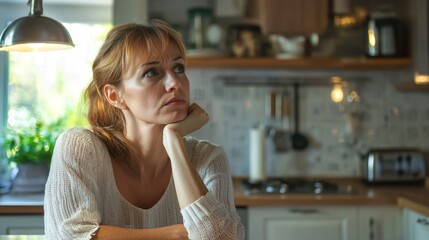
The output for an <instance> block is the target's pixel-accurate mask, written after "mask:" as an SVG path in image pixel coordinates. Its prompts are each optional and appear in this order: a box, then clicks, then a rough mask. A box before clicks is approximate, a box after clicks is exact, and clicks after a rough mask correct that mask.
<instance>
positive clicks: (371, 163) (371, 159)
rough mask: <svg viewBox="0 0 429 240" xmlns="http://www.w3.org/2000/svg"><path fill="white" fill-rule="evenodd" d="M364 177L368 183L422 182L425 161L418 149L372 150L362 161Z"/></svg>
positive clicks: (424, 173)
mask: <svg viewBox="0 0 429 240" xmlns="http://www.w3.org/2000/svg"><path fill="white" fill-rule="evenodd" d="M362 176H363V179H364V180H365V181H367V182H371V183H377V182H396V183H398V182H422V181H424V179H425V177H426V166H425V159H424V155H423V153H422V152H420V151H419V150H417V149H405V148H383V149H371V150H369V151H368V154H367V156H366V158H364V159H363V160H362Z"/></svg>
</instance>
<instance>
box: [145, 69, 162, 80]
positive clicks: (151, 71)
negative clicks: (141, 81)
mask: <svg viewBox="0 0 429 240" xmlns="http://www.w3.org/2000/svg"><path fill="white" fill-rule="evenodd" d="M158 74H159V73H158V71H157V70H156V69H155V68H151V69H149V70H148V71H146V72H145V73H144V74H143V77H148V78H150V77H155V76H158Z"/></svg>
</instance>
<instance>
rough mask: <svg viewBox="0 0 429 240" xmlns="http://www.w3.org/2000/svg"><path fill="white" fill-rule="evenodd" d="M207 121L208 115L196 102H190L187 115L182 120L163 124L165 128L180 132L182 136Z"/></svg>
mask: <svg viewBox="0 0 429 240" xmlns="http://www.w3.org/2000/svg"><path fill="white" fill-rule="evenodd" d="M208 121H209V115H208V114H207V113H206V111H204V109H202V108H201V107H200V106H198V105H197V104H196V103H192V104H191V106H189V109H188V116H187V117H186V118H185V119H183V120H182V121H179V122H175V123H170V124H168V125H167V126H165V128H164V131H165V130H173V131H175V132H178V133H180V134H181V135H182V136H186V135H188V134H190V133H192V132H194V131H196V130H198V129H200V128H201V127H202V126H204V125H205V124H206V123H208Z"/></svg>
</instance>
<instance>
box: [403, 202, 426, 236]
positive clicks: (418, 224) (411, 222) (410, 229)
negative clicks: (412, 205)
mask: <svg viewBox="0 0 429 240" xmlns="http://www.w3.org/2000/svg"><path fill="white" fill-rule="evenodd" d="M404 225H405V238H404V239H407V240H428V239H429V216H425V215H423V214H419V213H417V212H414V211H412V210H410V209H405V210H404Z"/></svg>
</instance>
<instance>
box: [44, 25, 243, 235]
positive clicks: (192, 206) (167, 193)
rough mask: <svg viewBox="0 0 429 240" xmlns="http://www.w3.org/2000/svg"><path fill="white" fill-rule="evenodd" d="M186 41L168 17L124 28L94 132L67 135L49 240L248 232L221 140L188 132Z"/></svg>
mask: <svg viewBox="0 0 429 240" xmlns="http://www.w3.org/2000/svg"><path fill="white" fill-rule="evenodd" d="M185 66H186V58H185V48H184V44H183V42H182V40H181V38H180V36H179V34H178V33H177V32H176V31H174V30H173V29H172V28H171V27H170V26H169V25H168V24H166V23H165V22H162V21H160V20H153V21H152V22H150V23H149V24H148V25H140V24H125V25H119V26H116V27H114V28H113V29H112V30H111V31H110V32H109V34H108V35H107V38H106V40H105V42H104V44H103V46H102V47H101V49H100V51H99V53H98V55H97V57H96V59H95V60H94V63H93V79H92V81H91V83H90V84H89V86H88V88H87V89H86V92H85V94H86V99H87V101H88V103H89V111H88V121H89V123H90V126H91V127H90V129H83V128H72V129H70V130H67V131H66V132H64V133H63V134H62V135H61V136H60V137H59V138H58V140H57V143H56V146H55V150H54V155H53V158H52V164H51V169H50V175H49V179H48V182H47V184H46V190H45V232H46V236H47V238H48V239H163V240H165V239H221V240H227V239H243V238H244V228H243V226H242V224H241V223H240V219H239V217H238V215H237V213H236V210H235V206H234V196H233V189H232V183H231V176H230V173H229V169H228V162H227V158H226V156H225V153H224V151H223V150H222V148H221V147H219V146H217V145H214V144H211V143H209V142H207V141H202V140H198V139H195V138H192V137H189V136H187V135H188V134H190V133H192V132H193V131H195V130H198V129H199V128H201V127H203V126H204V125H205V124H206V123H207V122H208V119H209V118H208V116H207V114H206V112H205V111H204V110H203V109H201V108H200V107H199V106H198V105H197V104H195V103H193V104H191V103H190V100H189V99H190V97H189V81H188V78H187V76H186V72H185Z"/></svg>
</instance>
